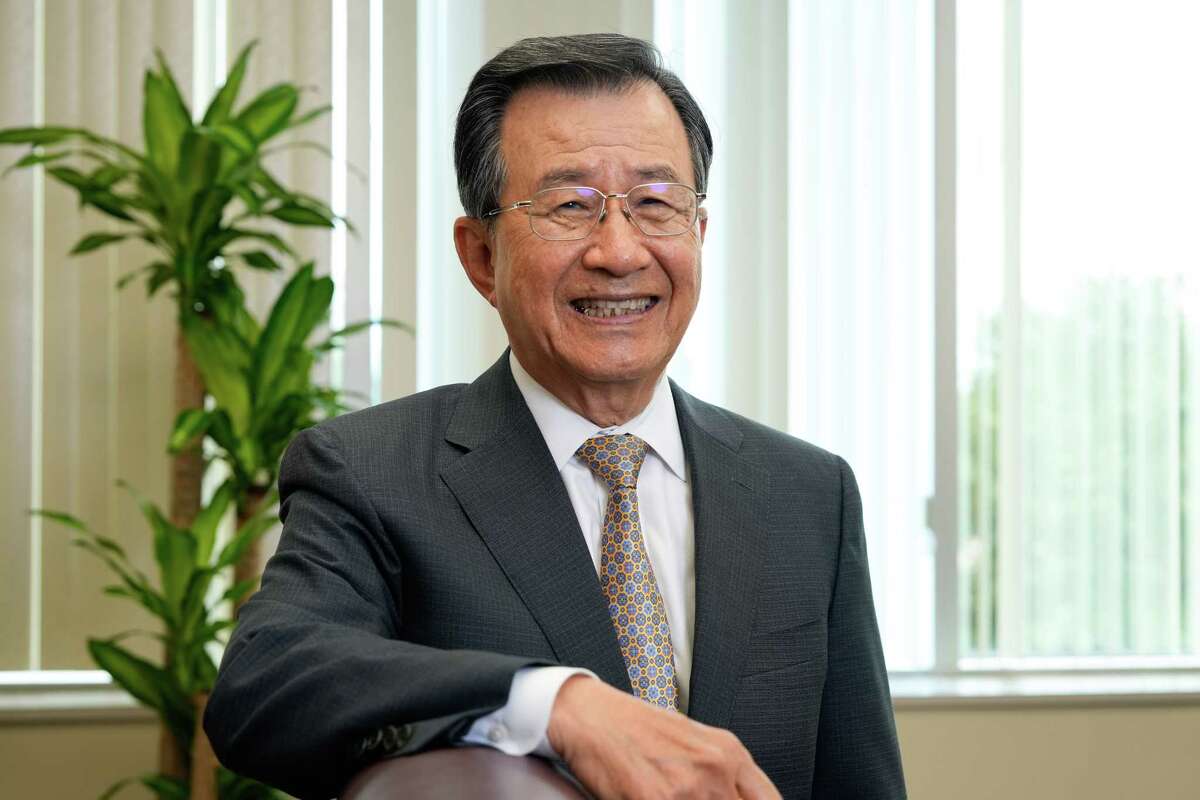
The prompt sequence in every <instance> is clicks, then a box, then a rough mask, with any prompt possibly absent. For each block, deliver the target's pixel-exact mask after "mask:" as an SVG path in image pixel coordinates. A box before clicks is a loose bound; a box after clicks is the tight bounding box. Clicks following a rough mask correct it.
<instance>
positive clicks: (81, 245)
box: [70, 233, 129, 256]
mask: <svg viewBox="0 0 1200 800" xmlns="http://www.w3.org/2000/svg"><path fill="white" fill-rule="evenodd" d="M128 238H129V234H126V233H90V234H88V235H87V236H85V237H83V238H82V239H80V240H79V241H78V242H76V244H75V246H74V247H72V248H71V252H70V255H73V256H77V255H80V254H81V253H90V252H92V251H93V250H98V249H99V248H101V247H104V246H105V245H109V244H113V243H114V242H123V241H125V240H126V239H128Z"/></svg>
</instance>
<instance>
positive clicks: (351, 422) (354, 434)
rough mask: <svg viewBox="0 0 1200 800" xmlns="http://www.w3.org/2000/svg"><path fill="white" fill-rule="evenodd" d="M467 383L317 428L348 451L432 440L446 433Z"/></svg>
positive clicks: (356, 413)
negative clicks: (432, 437) (441, 433)
mask: <svg viewBox="0 0 1200 800" xmlns="http://www.w3.org/2000/svg"><path fill="white" fill-rule="evenodd" d="M466 386H467V384H465V383H456V384H449V385H446V386H438V387H436V388H434V389H427V390H426V391H423V392H417V393H416V394H411V395H408V396H407V397H401V398H398V399H396V400H389V401H388V402H386V403H380V404H379V405H375V406H370V407H369V408H364V409H361V410H358V411H351V412H349V413H347V414H342V415H341V416H337V417H333V418H332V419H327V420H325V421H324V422H321V423H320V424H318V425H316V426H315V428H314V429H315V431H316V432H317V434H318V435H320V434H325V435H330V436H332V437H333V438H334V439H336V440H337V441H338V442H339V444H341V445H342V446H343V447H345V448H347V449H349V450H355V451H360V452H361V451H362V450H370V449H373V448H375V447H378V446H380V445H381V444H383V443H385V442H386V443H388V444H389V445H390V446H392V447H394V446H395V445H396V444H398V443H401V442H404V441H408V440H413V439H416V438H420V439H429V438H430V437H431V435H433V434H435V433H440V432H441V431H443V430H445V428H446V425H447V423H448V421H449V418H450V415H451V414H452V413H453V412H454V408H455V407H456V406H457V405H458V401H459V399H460V398H461V397H462V393H463V389H465V388H466Z"/></svg>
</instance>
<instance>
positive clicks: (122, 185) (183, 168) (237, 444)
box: [0, 45, 396, 800]
mask: <svg viewBox="0 0 1200 800" xmlns="http://www.w3.org/2000/svg"><path fill="white" fill-rule="evenodd" d="M252 47H253V45H251V46H250V47H247V48H246V49H244V50H243V51H242V52H241V53H240V54H239V56H238V58H237V60H236V61H235V63H234V66H233V68H232V69H231V70H230V73H229V77H228V79H227V81H226V82H225V85H224V86H222V87H221V88H220V89H219V90H218V92H217V94H216V97H215V98H214V99H213V101H212V103H211V104H210V105H209V107H208V109H207V110H206V112H205V114H204V116H203V118H202V119H201V120H200V122H198V123H197V122H193V120H192V115H191V112H190V111H189V109H188V107H187V105H186V103H185V102H184V101H183V99H182V96H181V95H180V92H179V89H178V87H177V85H176V83H175V80H174V78H173V77H172V75H171V72H170V69H169V68H168V67H167V65H166V63H165V61H164V60H163V58H162V56H161V54H160V55H159V56H158V59H157V69H151V70H148V71H147V73H146V76H145V82H144V95H145V96H144V111H143V122H144V126H143V127H144V151H138V150H135V149H134V148H132V147H129V146H127V145H125V144H123V143H121V142H117V141H115V140H112V139H110V138H107V137H104V136H101V135H99V134H96V133H94V132H91V131H88V130H86V129H84V128H77V127H62V126H58V127H38V128H16V129H8V130H2V131H0V144H25V145H29V146H30V147H31V150H30V152H29V153H27V154H26V155H25V156H24V157H22V158H21V159H20V160H19V161H17V162H16V163H15V164H14V165H13V167H12V168H25V167H34V166H39V165H40V166H43V167H44V168H45V170H46V173H47V175H49V176H50V178H52V179H54V180H56V181H58V182H60V183H63V184H65V185H66V186H68V187H70V188H71V189H73V190H75V191H76V192H77V193H78V195H79V200H80V204H81V205H82V206H86V207H91V208H94V209H97V210H98V211H100V212H102V213H103V214H105V215H107V216H108V217H110V218H111V220H112V221H110V224H109V227H108V228H106V229H105V230H101V231H97V232H94V233H89V234H88V235H86V236H84V237H83V238H82V239H81V240H80V241H79V242H78V243H76V244H75V246H74V248H73V250H72V252H73V253H86V252H90V251H93V250H96V249H98V248H101V247H105V246H108V245H112V244H114V243H116V242H120V241H124V240H126V239H139V240H142V241H144V242H146V243H148V244H149V245H151V246H152V247H153V248H154V249H155V250H156V251H157V258H155V260H153V261H152V262H151V263H149V264H146V265H144V266H142V267H139V268H137V269H135V270H132V271H130V272H127V273H126V274H125V276H124V277H122V279H121V280H120V281H119V282H118V288H121V287H124V286H126V285H128V284H129V283H131V282H132V281H135V280H138V279H143V280H144V283H145V286H146V290H147V294H148V295H154V294H155V293H156V292H158V291H159V290H160V289H163V288H167V289H169V290H170V291H171V292H172V294H173V296H174V299H175V301H176V304H177V310H178V317H177V319H178V325H179V329H178V334H179V335H178V337H177V341H178V349H177V359H176V374H175V397H176V400H175V407H176V412H177V414H178V416H177V419H176V424H175V429H174V432H173V433H172V436H171V442H170V450H171V451H172V452H174V453H177V454H178V455H177V456H176V458H175V461H174V465H173V469H172V490H171V494H172V499H171V513H170V514H169V515H168V514H164V513H163V512H162V511H161V510H160V509H159V508H158V507H157V506H154V505H153V504H151V503H149V502H147V501H145V500H140V501H139V502H140V503H141V507H142V510H143V512H144V514H145V516H146V519H147V520H148V522H149V524H150V527H151V529H152V531H153V541H154V556H155V561H156V563H157V565H158V570H159V576H158V581H157V583H156V582H154V581H151V580H150V579H149V578H148V577H147V576H145V575H143V574H141V573H140V572H138V571H137V570H135V569H134V568H133V567H132V565H131V562H130V560H129V559H128V557H127V555H126V553H125V551H124V550H122V549H121V548H120V547H119V546H118V545H117V544H116V543H115V541H113V540H112V539H110V538H106V537H103V536H100V535H98V534H95V533H93V532H91V531H90V530H89V529H88V528H87V527H86V526H85V525H84V524H83V523H82V522H81V521H80V520H78V519H76V518H74V517H71V516H70V515H67V514H62V513H59V512H50V511H41V512H38V513H41V514H42V515H43V516H46V517H48V518H51V519H54V520H57V521H58V522H61V523H63V524H64V525H67V526H68V527H69V528H70V529H72V530H73V531H74V532H75V534H76V536H75V543H76V544H78V545H79V546H80V547H83V548H85V549H87V550H88V551H90V552H92V553H93V554H95V555H96V556H97V557H99V558H100V559H102V560H103V562H104V563H105V564H106V565H107V566H108V568H109V569H110V570H112V572H113V573H114V574H115V575H116V576H117V578H118V582H117V583H116V584H114V585H113V586H111V587H109V589H108V590H107V591H108V593H109V594H112V595H116V596H119V597H124V598H128V599H131V600H133V601H135V602H137V603H138V604H140V605H141V606H143V607H144V608H146V610H147V611H149V613H151V614H152V615H153V616H155V617H156V618H157V619H158V620H159V621H160V622H161V624H162V629H163V630H162V632H161V633H153V634H151V635H153V636H154V637H155V638H156V639H158V640H160V641H161V642H162V644H163V660H162V665H161V666H159V665H156V664H153V663H151V662H149V661H146V660H144V659H141V658H139V657H138V656H136V655H134V654H133V653H131V652H130V651H128V650H127V649H126V648H124V646H123V645H122V644H121V641H122V639H123V638H124V636H125V635H120V636H117V637H113V638H109V639H94V640H91V641H90V642H89V651H90V653H91V656H92V658H93V659H94V660H95V661H96V663H97V664H98V665H99V666H100V667H101V668H103V669H105V670H106V671H108V672H109V673H110V674H111V675H112V677H113V679H114V681H115V682H116V683H117V684H119V685H120V686H122V687H124V688H125V689H126V690H128V691H129V692H130V694H132V695H133V696H134V697H135V698H136V699H137V700H139V701H140V702H142V703H144V704H146V705H148V706H150V707H152V708H154V709H155V710H156V711H157V712H158V714H159V715H160V717H161V718H162V721H163V726H164V730H165V732H166V734H167V736H166V737H165V738H164V741H168V740H173V741H169V746H168V747H164V748H163V750H162V755H161V756H160V772H159V773H156V774H152V775H146V776H142V777H140V778H135V779H131V781H138V782H140V783H142V784H143V785H145V786H146V787H147V788H150V789H151V790H153V791H154V792H156V793H157V795H158V796H159V797H169V798H182V797H193V798H197V799H198V798H200V797H202V796H203V797H220V798H222V800H238V799H240V798H258V797H267V796H271V793H270V790H268V789H266V787H263V786H261V785H260V784H256V783H254V782H252V781H248V780H246V779H244V778H241V777H239V776H236V775H234V774H233V773H230V772H228V771H225V770H223V769H222V770H220V771H219V772H218V773H217V781H216V785H215V787H214V786H212V785H211V783H209V782H208V781H207V779H206V778H204V777H203V776H204V774H205V773H206V772H207V766H208V765H209V764H210V763H211V762H208V761H207V759H210V758H211V749H208V748H207V742H206V740H205V739H204V736H203V732H202V731H197V729H196V727H195V722H196V718H197V710H196V709H197V705H198V704H202V703H203V700H204V698H205V697H206V696H207V692H208V690H209V689H211V687H212V684H213V680H214V678H215V674H216V669H215V665H214V663H213V661H212V659H211V657H210V656H209V654H208V652H207V647H208V646H209V645H211V644H213V643H214V642H216V641H217V640H218V637H219V636H220V635H221V634H222V631H224V630H225V629H226V628H228V627H229V626H230V625H231V624H232V622H231V620H230V619H229V617H228V604H229V602H230V601H233V602H235V603H236V602H238V601H239V600H241V599H242V598H243V597H244V596H245V595H246V594H247V593H248V592H249V591H251V590H252V589H253V587H254V585H256V583H257V576H258V565H259V562H260V559H259V558H258V557H257V542H258V540H259V538H260V537H261V535H262V533H263V532H264V531H265V530H267V529H269V528H270V527H271V526H272V525H273V524H275V523H276V521H277V518H276V517H275V516H274V513H273V511H272V508H273V506H274V500H275V494H274V486H275V480H276V476H277V471H278V463H279V459H280V456H281V454H282V452H283V449H284V448H285V447H286V445H287V443H288V442H289V441H290V439H291V438H292V437H293V436H294V435H295V434H296V433H297V432H298V431H299V430H301V429H303V428H305V427H308V426H309V425H312V424H313V423H315V422H317V421H319V420H320V419H321V418H323V417H325V416H331V415H333V414H336V413H339V412H340V411H342V410H343V409H344V408H345V406H344V404H343V402H342V395H341V394H340V393H339V392H337V391H336V390H333V389H330V388H326V387H321V386H318V385H316V384H315V383H314V382H313V380H312V368H313V365H314V364H315V363H316V361H317V360H318V359H319V358H320V357H321V356H322V355H323V354H324V353H326V352H328V351H329V350H330V349H332V348H334V347H337V346H338V345H339V344H340V343H341V342H342V341H343V339H344V337H345V336H347V335H350V334H351V333H355V332H357V331H360V330H363V329H365V328H366V327H368V325H370V324H373V323H366V322H364V323H357V324H355V325H352V326H349V327H348V328H345V329H343V330H341V331H336V332H334V333H333V334H331V335H329V336H328V337H327V338H326V339H325V340H324V341H322V342H320V343H318V344H315V345H314V344H310V343H309V339H310V338H311V337H312V336H313V332H314V330H315V329H316V328H317V326H318V325H319V324H320V323H321V322H322V321H323V320H324V319H325V317H326V316H327V313H328V309H329V303H330V300H331V298H332V293H333V285H332V281H330V280H329V279H328V278H317V277H314V276H313V271H312V267H311V264H305V265H303V266H301V267H299V268H298V270H297V272H296V274H295V275H294V276H293V277H292V279H291V280H290V281H289V282H288V284H287V286H286V287H285V289H284V290H283V292H282V294H281V295H280V297H279V299H278V301H277V302H276V303H275V306H274V308H273V309H272V311H271V314H270V316H269V317H268V319H267V321H266V323H265V324H264V325H260V324H259V323H258V321H257V320H256V319H255V318H254V317H253V315H252V314H251V313H250V312H249V311H248V310H247V308H246V304H245V298H244V296H243V293H242V291H241V289H240V288H239V286H238V282H237V279H236V275H235V271H234V270H233V269H231V266H236V265H238V264H243V265H245V266H248V267H250V268H252V269H263V270H279V269H282V268H283V264H292V265H295V264H298V263H299V259H298V258H297V257H296V255H295V253H294V251H293V250H292V248H291V247H289V246H288V244H287V243H286V242H285V241H284V240H283V239H282V238H280V237H279V236H278V235H277V234H276V233H274V232H272V231H271V229H270V228H266V227H261V223H264V222H277V223H285V224H289V225H311V226H318V227H333V226H334V225H336V224H338V223H339V218H338V217H337V216H335V215H334V214H333V213H332V212H331V211H330V209H329V208H328V207H326V206H325V205H324V204H323V203H321V201H319V200H318V199H316V198H313V197H310V196H308V195H305V194H303V193H301V192H296V191H292V190H290V189H287V188H285V187H284V186H283V185H282V184H281V183H280V182H279V181H277V180H276V179H275V178H274V177H273V176H272V175H271V173H270V171H269V170H268V168H267V166H266V165H265V164H264V159H265V158H266V157H267V156H269V155H270V154H271V153H272V152H274V151H275V150H278V149H281V148H282V147H288V146H312V145H310V144H309V143H304V142H299V143H292V144H285V145H274V146H268V145H270V144H271V143H272V142H274V141H275V140H276V139H277V137H279V136H280V135H281V134H283V133H284V132H286V131H289V130H291V129H293V128H297V127H299V126H301V125H304V124H306V123H308V122H310V121H312V120H313V119H316V118H317V117H319V116H320V115H322V114H324V113H325V112H326V111H327V110H328V107H321V108H317V109H314V110H312V111H309V112H307V113H298V111H297V108H298V102H299V94H300V93H299V91H298V90H297V88H296V87H295V86H293V85H292V84H288V83H281V84H278V85H276V86H274V87H272V88H270V89H267V90H266V91H264V92H262V93H261V94H259V95H258V96H257V97H255V98H253V99H252V100H250V101H249V102H248V103H246V104H245V105H243V106H241V107H240V108H239V107H236V106H237V97H238V93H239V89H240V87H241V84H242V80H243V77H244V75H245V71H246V66H247V61H248V59H249V56H250V53H251V50H252ZM346 224H347V225H348V223H346ZM276 227H277V226H276ZM380 324H393V325H394V324H396V323H386V322H385V323H380ZM181 387H183V388H181ZM206 394H207V400H206ZM205 438H207V440H208V441H210V442H212V443H213V444H214V447H215V456H216V457H217V458H218V459H220V460H222V461H224V462H225V463H226V464H227V465H228V473H229V477H228V479H227V480H226V481H225V483H224V484H223V485H222V486H221V488H220V490H219V491H218V492H217V493H216V495H215V496H214V497H213V498H212V499H211V501H210V502H209V503H207V504H201V503H200V502H199V497H200V492H199V485H200V478H201V475H202V473H203V470H204V468H205V466H206V463H207V462H206V461H205V460H204V459H203V458H201V457H200V453H199V449H200V448H199V447H198V443H199V442H200V441H201V440H203V439H205ZM181 463H182V464H184V465H185V467H187V468H185V469H181V468H180V464H181ZM189 464H190V466H187V465H189ZM181 475H183V476H184V478H185V480H183V481H182V482H181V480H180V476H181ZM189 483H190V487H191V488H190V489H189V488H188V485H189ZM181 486H182V489H181ZM181 498H183V499H182V500H181ZM231 507H233V508H235V509H236V512H237V513H236V526H235V531H236V533H235V534H234V537H233V539H232V541H231V542H230V544H229V545H227V546H226V547H224V548H221V549H220V550H219V551H218V550H216V548H215V546H214V542H215V540H216V533H215V532H216V527H217V522H218V520H220V519H221V518H222V517H223V516H224V515H225V512H226V510H227V509H229V508H231ZM230 567H233V568H234V581H233V586H232V588H231V589H229V590H228V591H226V592H225V593H224V595H222V596H221V597H220V598H219V599H218V600H216V601H214V602H209V601H208V600H207V599H206V595H207V594H208V589H209V586H210V585H211V584H212V582H213V580H214V579H215V578H216V576H217V574H218V573H220V572H222V571H227V570H228V569H229V568H230ZM202 758H203V759H205V761H204V762H202V761H201V759H202ZM197 765H199V766H197ZM201 766H203V767H205V768H204V769H201V768H200V767H201ZM198 776H200V777H198ZM127 783H128V781H127V782H123V783H121V784H118V785H116V786H114V787H113V789H112V790H110V793H109V794H111V793H113V792H116V791H119V790H120V788H121V787H122V786H124V785H126V784H127ZM214 789H215V791H214Z"/></svg>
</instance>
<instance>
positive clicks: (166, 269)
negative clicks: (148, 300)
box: [146, 261, 175, 297]
mask: <svg viewBox="0 0 1200 800" xmlns="http://www.w3.org/2000/svg"><path fill="white" fill-rule="evenodd" d="M150 268H152V270H153V271H152V273H151V275H150V280H148V281H146V296H147V297H153V296H154V293H155V292H157V291H158V290H159V289H161V288H162V287H163V286H164V285H165V284H166V283H167V282H168V281H170V280H172V279H174V277H175V270H173V269H171V265H170V264H166V263H163V262H162V261H157V262H155V263H153V264H151V265H150Z"/></svg>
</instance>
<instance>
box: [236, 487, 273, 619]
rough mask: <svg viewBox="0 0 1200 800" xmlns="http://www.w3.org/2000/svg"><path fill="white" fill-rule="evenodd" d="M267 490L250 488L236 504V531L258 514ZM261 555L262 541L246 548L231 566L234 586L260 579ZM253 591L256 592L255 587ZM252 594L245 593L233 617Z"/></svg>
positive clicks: (259, 540)
mask: <svg viewBox="0 0 1200 800" xmlns="http://www.w3.org/2000/svg"><path fill="white" fill-rule="evenodd" d="M267 491H268V489H267V488H266V487H259V486H251V487H250V488H248V489H247V490H246V496H245V498H244V499H243V500H242V502H241V503H239V504H238V510H237V529H238V530H239V531H240V530H241V529H242V526H243V525H245V524H246V522H247V521H248V520H249V519H250V518H251V517H253V516H254V515H255V514H257V513H258V511H259V509H260V508H261V507H262V504H263V500H264V499H265V498H266V496H267ZM263 566H264V564H263V555H262V539H261V538H259V539H256V540H255V541H254V543H253V544H251V545H250V546H249V547H247V548H246V552H244V553H242V557H241V559H240V560H239V561H238V562H237V563H236V564H234V565H233V582H234V584H235V585H236V584H238V583H241V582H242V581H244V580H249V579H251V578H255V579H257V578H260V577H261V576H262V570H263ZM254 591H257V587H256V588H255V590H254ZM253 593H254V592H253V591H251V592H247V593H246V594H245V595H243V596H242V599H241V600H239V601H238V604H237V609H235V610H234V615H235V616H236V615H237V611H238V610H240V609H241V607H242V604H243V603H245V602H246V601H247V600H249V599H250V595H251V594H253Z"/></svg>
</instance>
